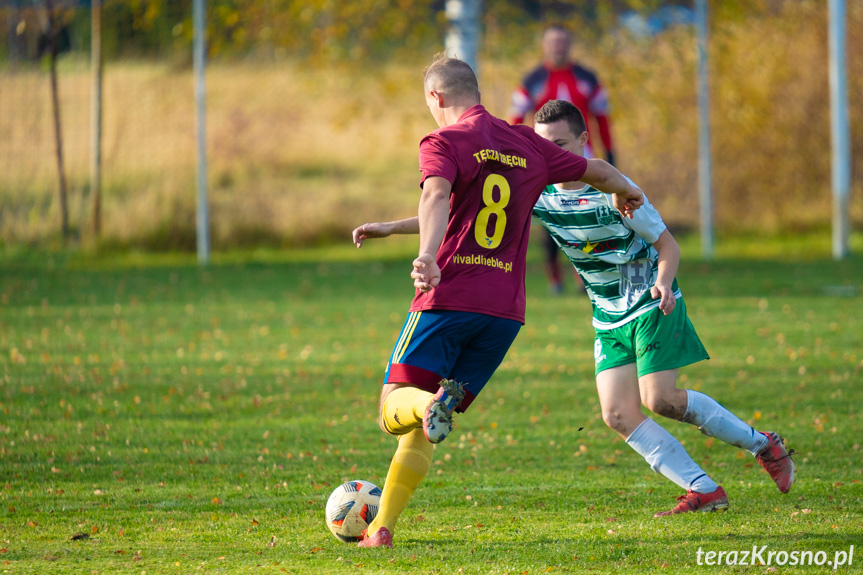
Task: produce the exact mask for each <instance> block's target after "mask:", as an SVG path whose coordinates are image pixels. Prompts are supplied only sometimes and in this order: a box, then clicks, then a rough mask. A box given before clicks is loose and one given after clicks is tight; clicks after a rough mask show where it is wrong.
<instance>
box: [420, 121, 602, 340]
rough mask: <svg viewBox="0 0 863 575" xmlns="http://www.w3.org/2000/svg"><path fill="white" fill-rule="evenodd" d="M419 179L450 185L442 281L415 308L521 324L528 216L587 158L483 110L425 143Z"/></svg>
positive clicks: (440, 256) (577, 174) (440, 258)
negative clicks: (552, 186) (440, 180)
mask: <svg viewBox="0 0 863 575" xmlns="http://www.w3.org/2000/svg"><path fill="white" fill-rule="evenodd" d="M419 163H420V171H421V172H422V180H421V183H420V185H422V182H424V181H425V179H426V178H429V177H432V176H438V177H442V178H444V179H446V180H447V181H449V182H450V183H451V184H452V192H451V195H450V212H449V222H448V224H447V229H446V234H445V236H444V239H443V242H442V243H441V246H440V248H439V249H438V252H437V264H438V266H439V267H440V269H441V281H440V284H439V285H438V286H437V287H436V288H434V289H433V290H431V291H429V292H421V291H419V290H417V293H416V296H415V297H414V300H413V302H412V304H411V308H410V309H411V311H421V310H429V309H443V310H453V311H468V312H476V313H483V314H487V315H492V316H496V317H501V318H506V319H513V320H517V321H519V322H521V323H524V308H525V288H524V279H525V259H526V257H527V244H528V238H529V235H530V218H531V211H532V209H533V206H534V204H535V203H536V201H537V199H538V198H539V195H540V194H541V193H542V190H543V189H544V187H545V186H546V185H548V184H550V183H559V182H571V181H577V180H578V179H579V178H581V176H583V175H584V172H585V170H586V169H587V160H585V159H584V158H582V157H580V156H576V155H575V154H571V153H569V152H567V151H565V150H562V149H561V148H559V147H558V146H557V145H555V144H553V143H552V142H549V141H548V140H545V139H544V138H542V137H540V136H538V135H536V133H535V132H534V131H533V130H532V129H531V128H529V127H527V126H510V125H509V124H507V123H506V122H504V121H503V120H500V119H498V118H495V117H494V116H492V115H491V114H489V113H488V112H487V111H486V109H485V108H484V107H482V106H480V105H476V106H473V107H471V108H469V109H468V110H467V111H466V112H465V113H464V114H463V115H462V116H461V117H460V118H459V120H458V122H456V123H455V124H452V125H450V126H446V127H444V128H441V129H438V130H435V131H434V132H431V133H430V134H429V135H428V136H426V137H425V138H423V140H422V141H421V142H420V154H419Z"/></svg>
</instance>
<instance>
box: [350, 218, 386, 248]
mask: <svg viewBox="0 0 863 575" xmlns="http://www.w3.org/2000/svg"><path fill="white" fill-rule="evenodd" d="M391 233H392V230H390V226H388V225H387V224H382V223H377V222H375V223H371V224H363V225H361V226H360V227H358V228H356V229H355V230H354V231H353V233H352V234H351V235H352V237H353V239H354V243H355V244H356V245H357V247H358V248H361V247H363V242H364V241H365V240H369V239H372V238H385V237H387V236H388V235H390V234H391Z"/></svg>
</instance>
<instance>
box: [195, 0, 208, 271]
mask: <svg viewBox="0 0 863 575" xmlns="http://www.w3.org/2000/svg"><path fill="white" fill-rule="evenodd" d="M204 1H205V0H194V3H193V5H192V19H193V20H194V23H193V24H194V29H195V45H194V60H195V64H194V68H195V112H196V114H195V118H196V128H197V136H198V173H197V177H198V201H197V226H196V229H197V245H198V263H199V264H206V263H208V262H209V261H210V217H209V213H208V209H207V134H206V109H205V104H206V95H207V92H206V87H205V85H204V68H205V66H206V53H205V33H206V18H205V9H206V6H205V5H204Z"/></svg>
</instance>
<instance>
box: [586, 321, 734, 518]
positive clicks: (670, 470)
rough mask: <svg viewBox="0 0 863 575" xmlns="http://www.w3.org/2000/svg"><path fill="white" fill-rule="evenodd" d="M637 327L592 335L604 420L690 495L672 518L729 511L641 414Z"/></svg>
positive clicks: (721, 495) (703, 476)
mask: <svg viewBox="0 0 863 575" xmlns="http://www.w3.org/2000/svg"><path fill="white" fill-rule="evenodd" d="M638 321H639V320H637V319H636V320H634V321H633V322H630V323H628V324H625V325H623V326H621V327H618V328H615V329H611V330H597V332H596V341H595V342H594V348H593V352H594V359H595V360H596V387H597V391H598V393H599V402H600V405H601V406H602V417H603V420H605V422H606V424H607V425H608V426H609V427H611V428H612V429H614V430H615V431H617V432H618V433H619V434H620V435H621V437H623V438H624V439H625V440H626V444H627V445H629V446H630V447H631V448H632V449H633V450H634V451H635V452H636V453H638V454H639V455H641V456H642V457H643V458H644V459H645V461H647V463H648V464H649V465H650V468H651V469H653V470H654V471H656V472H657V473H661V474H662V475H663V476H664V477H666V478H667V479H669V480H670V481H672V482H673V483H675V484H676V485H678V486H680V487H682V488H684V489H686V490H687V491H688V494H687V495H686V496H684V498H689V499H688V500H687V501H686V502H684V503H681V504H680V505H681V506H682V507H680V506H678V507H680V509H678V508H675V509H674V510H673V511H672V512H673V513H681V512H683V511H693V510H695V509H698V510H705V511H706V510H708V509H710V510H713V509H721V508H724V507H727V506H728V500H727V498H725V492H724V491H722V489H721V488H719V487H718V486H717V485H716V483H715V482H714V481H713V480H712V479H711V478H710V477H709V476H708V475H707V473H706V472H705V471H704V470H703V469H701V467H699V466H698V465H697V464H696V463H695V462H694V461H693V460H692V458H691V457H690V456H689V454H688V453H687V452H686V450H685V449H684V448H683V446H682V445H681V444H680V442H679V441H678V440H677V439H676V438H675V437H674V436H673V435H671V434H670V433H668V431H666V430H665V429H664V428H663V427H662V426H660V425H659V424H658V423H656V422H655V421H653V420H652V419H649V418H647V417H645V416H644V415H643V414H642V413H641V394H640V392H639V385H638V383H639V382H638V371H637V370H638V365H637V363H636V360H637V348H636V344H635V333H636V331H637V329H638ZM690 493H694V495H689V494H690ZM694 498H695V499H694ZM692 503H695V505H694V508H690V507H692V506H691V504H692ZM670 513H671V512H662V513H658V514H657V515H664V514H670Z"/></svg>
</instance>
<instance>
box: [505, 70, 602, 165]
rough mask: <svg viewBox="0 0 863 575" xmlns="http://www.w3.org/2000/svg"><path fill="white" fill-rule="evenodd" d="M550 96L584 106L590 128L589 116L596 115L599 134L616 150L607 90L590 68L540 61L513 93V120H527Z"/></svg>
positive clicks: (583, 110)
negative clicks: (542, 62) (612, 141)
mask: <svg viewBox="0 0 863 575" xmlns="http://www.w3.org/2000/svg"><path fill="white" fill-rule="evenodd" d="M550 100H565V101H567V102H571V103H572V104H573V105H575V107H576V108H578V109H579V110H581V113H582V114H583V115H584V119H585V121H586V122H587V125H588V130H589V129H590V118H591V117H594V118H596V121H597V124H598V125H599V137H600V139H601V140H602V145H603V146H604V147H605V149H606V150H613V149H614V148H613V146H612V143H611V129H610V126H609V122H608V114H609V109H608V93H607V92H606V90H605V88H604V87H603V86H602V84H600V83H599V80H598V79H597V77H596V75H595V74H594V73H593V72H591V71H590V70H588V69H586V68H583V67H581V66H579V65H578V64H570V65H568V66H566V67H563V68H551V67H548V66H546V65H541V66H538V67H537V68H535V69H534V70H532V71H531V72H530V73H529V74H528V75H527V76H525V77H524V79H523V80H522V83H521V86H519V87H518V89H517V90H516V91H515V92H514V93H513V95H512V108H511V110H510V122H511V123H513V124H522V123H524V120H525V118H526V117H527V116H528V115H532V114H534V113H535V112H536V111H537V110H539V109H540V108H542V106H543V105H545V103H546V102H548V101H550Z"/></svg>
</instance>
